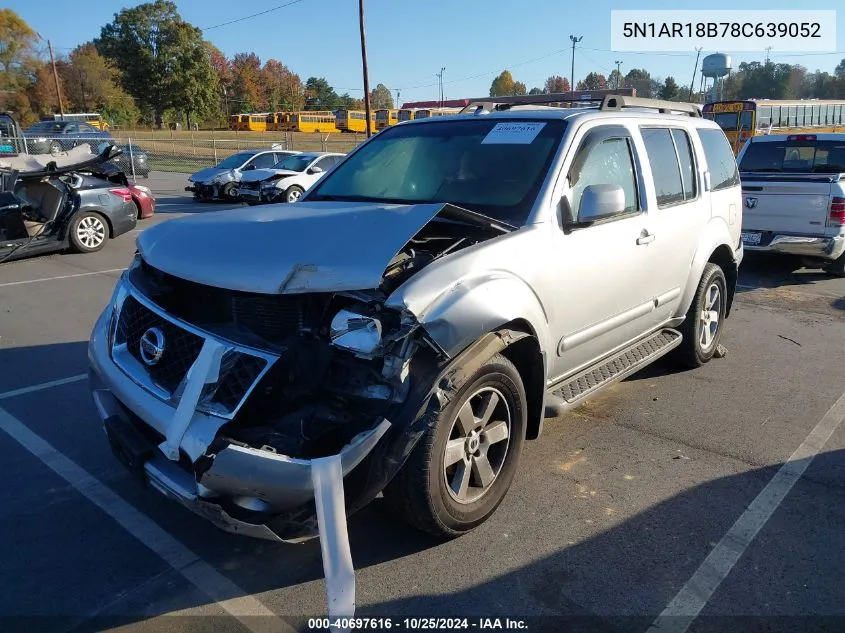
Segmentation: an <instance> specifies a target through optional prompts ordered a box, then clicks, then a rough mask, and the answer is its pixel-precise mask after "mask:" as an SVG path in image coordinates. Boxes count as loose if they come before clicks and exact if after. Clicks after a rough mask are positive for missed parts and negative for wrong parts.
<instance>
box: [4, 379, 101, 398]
mask: <svg viewBox="0 0 845 633" xmlns="http://www.w3.org/2000/svg"><path fill="white" fill-rule="evenodd" d="M85 378H88V374H76V376H70V377H69V378H61V379H59V380H51V381H50V382H42V383H41V384H39V385H32V386H31V387H22V388H21V389H12V390H11V391H4V392H3V393H0V400H5V399H6V398H14V397H15V396H23V395H25V394H28V393H32V392H34V391H41V390H42V389H49V388H50V387H61V386H62V385H67V384H70V383H72V382H79V381H80V380H84V379H85Z"/></svg>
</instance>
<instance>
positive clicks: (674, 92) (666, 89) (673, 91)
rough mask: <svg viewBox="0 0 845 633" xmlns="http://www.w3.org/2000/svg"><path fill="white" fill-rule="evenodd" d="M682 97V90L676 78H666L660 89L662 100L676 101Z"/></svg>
mask: <svg viewBox="0 0 845 633" xmlns="http://www.w3.org/2000/svg"><path fill="white" fill-rule="evenodd" d="M679 95H680V88H679V87H678V83H677V82H676V81H675V78H674V77H666V81H664V82H663V87H662V88H661V89H660V98H661V99H666V100H667V101H675V100H676V99H678V97H679Z"/></svg>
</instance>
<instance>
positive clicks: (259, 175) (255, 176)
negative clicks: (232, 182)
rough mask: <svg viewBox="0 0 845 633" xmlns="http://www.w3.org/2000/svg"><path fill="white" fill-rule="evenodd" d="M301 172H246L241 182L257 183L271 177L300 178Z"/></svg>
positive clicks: (265, 170)
mask: <svg viewBox="0 0 845 633" xmlns="http://www.w3.org/2000/svg"><path fill="white" fill-rule="evenodd" d="M300 173H301V172H298V171H292V170H290V169H253V170H250V171H245V172H244V173H243V175H242V176H241V182H256V181H259V180H267V179H268V178H270V177H271V176H298V175H299V174H300Z"/></svg>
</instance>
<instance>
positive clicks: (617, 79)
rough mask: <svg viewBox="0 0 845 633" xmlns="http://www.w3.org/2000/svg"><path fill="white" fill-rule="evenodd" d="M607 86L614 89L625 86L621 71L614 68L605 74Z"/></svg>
mask: <svg viewBox="0 0 845 633" xmlns="http://www.w3.org/2000/svg"><path fill="white" fill-rule="evenodd" d="M607 87H608V88H611V89H614V90H618V89H619V88H624V87H625V78H624V77H623V76H622V73H621V72H619V71H618V70H616V69H615V68H614V69H613V70H611V71H610V74H609V75H608V76H607Z"/></svg>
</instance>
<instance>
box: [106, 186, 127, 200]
mask: <svg viewBox="0 0 845 633" xmlns="http://www.w3.org/2000/svg"><path fill="white" fill-rule="evenodd" d="M109 193H111V194H113V195H115V196H117V197H118V198H123V201H124V202H132V192H131V191H129V189H125V188H121V189H109Z"/></svg>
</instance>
